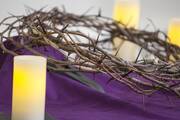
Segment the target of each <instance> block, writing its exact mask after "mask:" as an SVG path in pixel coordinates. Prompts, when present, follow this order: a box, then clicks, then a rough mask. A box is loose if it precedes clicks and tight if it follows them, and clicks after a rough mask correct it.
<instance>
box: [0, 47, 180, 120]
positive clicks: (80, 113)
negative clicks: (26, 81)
mask: <svg viewBox="0 0 180 120" xmlns="http://www.w3.org/2000/svg"><path fill="white" fill-rule="evenodd" d="M36 49H37V50H39V51H41V52H42V53H44V54H46V55H47V56H52V57H54V58H56V59H63V55H62V54H60V53H58V52H57V51H56V50H54V49H53V48H51V47H41V48H36ZM20 53H21V54H31V53H30V52H28V51H26V50H23V49H22V50H21V51H20ZM0 63H1V64H2V66H1V69H0V111H2V112H5V113H7V114H10V113H11V100H12V97H11V96H12V68H13V56H10V55H5V54H1V55H0ZM84 74H85V75H86V76H87V77H89V78H91V79H93V80H95V81H96V82H98V83H99V84H100V85H101V86H103V88H104V89H105V93H100V92H97V91H95V90H93V89H91V88H89V87H87V86H85V85H83V84H81V83H79V82H77V81H75V80H72V79H70V78H68V77H67V76H65V75H61V74H57V73H52V72H47V90H46V111H47V112H48V113H49V114H50V115H51V116H53V117H54V118H55V119H56V120H179V119H180V99H179V98H177V97H176V96H174V95H171V94H167V93H163V92H158V93H155V94H153V95H151V96H143V95H140V94H137V93H135V92H134V91H132V90H131V89H129V88H128V87H127V86H125V85H123V84H121V83H119V82H117V81H111V82H110V83H108V80H109V78H110V77H109V76H108V75H106V74H102V73H97V74H92V73H84Z"/></svg>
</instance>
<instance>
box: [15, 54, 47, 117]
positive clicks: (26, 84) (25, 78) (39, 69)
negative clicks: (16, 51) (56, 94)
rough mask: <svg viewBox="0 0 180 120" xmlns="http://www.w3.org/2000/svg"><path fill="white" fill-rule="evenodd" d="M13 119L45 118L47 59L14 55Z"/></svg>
mask: <svg viewBox="0 0 180 120" xmlns="http://www.w3.org/2000/svg"><path fill="white" fill-rule="evenodd" d="M13 72H14V73H13V101H12V120H44V110H45V88H46V59H45V58H43V57H40V56H30V55H22V56H16V57H14V71H13Z"/></svg>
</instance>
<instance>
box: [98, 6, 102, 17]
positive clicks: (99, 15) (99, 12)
mask: <svg viewBox="0 0 180 120" xmlns="http://www.w3.org/2000/svg"><path fill="white" fill-rule="evenodd" d="M101 13H102V11H101V8H100V9H99V11H98V17H101Z"/></svg>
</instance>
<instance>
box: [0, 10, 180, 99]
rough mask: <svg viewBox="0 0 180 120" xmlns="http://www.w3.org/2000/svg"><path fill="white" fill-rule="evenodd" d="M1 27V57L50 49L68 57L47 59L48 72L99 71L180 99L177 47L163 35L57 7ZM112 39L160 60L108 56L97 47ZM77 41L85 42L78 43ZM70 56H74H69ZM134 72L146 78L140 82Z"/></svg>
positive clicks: (7, 20)
mask: <svg viewBox="0 0 180 120" xmlns="http://www.w3.org/2000/svg"><path fill="white" fill-rule="evenodd" d="M2 26H4V28H3V30H2V31H1V33H0V36H1V41H0V48H1V50H2V51H3V52H2V53H1V54H4V52H5V53H6V54H11V55H13V56H16V55H18V54H19V53H18V52H17V51H18V50H19V49H20V48H24V49H27V50H28V51H30V52H32V53H33V54H35V55H41V56H45V55H43V54H41V53H40V52H38V51H36V50H35V49H33V48H34V46H51V47H53V48H54V49H56V50H57V51H59V52H60V53H61V54H62V53H63V54H64V55H65V56H66V57H67V59H65V60H56V59H54V58H52V57H47V56H46V57H47V58H48V69H49V70H51V71H54V72H56V71H64V72H68V71H85V72H86V71H87V72H103V73H106V74H108V75H110V76H111V77H112V79H114V80H117V81H119V82H121V83H124V84H126V85H128V86H129V87H130V88H132V89H133V90H135V91H136V92H138V93H141V94H146V95H148V94H152V93H154V92H155V91H158V90H166V91H170V92H174V93H175V94H177V95H178V96H180V62H179V60H180V47H178V46H176V45H173V44H170V43H169V42H167V41H166V40H167V39H168V37H167V36H166V34H165V33H163V32H161V31H155V32H149V31H144V30H137V29H134V28H127V27H126V26H125V25H123V24H122V23H120V22H117V21H114V20H112V19H111V18H107V17H103V16H101V14H100V13H99V14H98V15H85V14H83V15H75V14H71V13H67V12H66V11H61V10H59V9H57V8H53V9H52V10H50V11H43V10H38V11H33V12H32V13H31V14H29V15H26V16H23V15H22V16H14V15H12V16H10V17H7V18H5V19H4V20H2V21H1V22H0V27H2ZM82 29H83V30H84V29H86V30H89V31H92V32H94V33H96V34H97V36H98V37H97V36H96V37H90V36H89V35H87V34H86V33H85V32H83V30H82ZM15 35H16V36H18V37H19V39H18V40H17V39H14V36H15ZM116 37H118V38H121V39H123V40H127V41H130V42H133V43H135V44H137V45H139V46H141V47H142V48H143V49H146V50H147V51H149V52H150V53H152V54H153V55H154V56H156V57H157V58H159V59H158V61H154V60H136V61H135V62H128V61H124V60H123V59H121V58H118V57H116V56H115V55H113V54H110V53H108V52H106V50H105V49H103V48H102V46H101V45H103V44H106V43H108V44H113V42H112V41H113V39H114V38H116ZM100 38H101V39H100ZM80 39H83V40H86V41H88V42H87V43H86V42H79V40H80ZM4 40H5V42H4ZM7 42H10V43H12V44H13V45H14V46H15V48H13V49H12V48H8V46H6V45H5V43H7ZM65 53H68V54H65ZM70 54H74V55H75V57H70V56H71V55H70ZM138 56H139V55H138ZM67 66H73V67H76V68H78V69H71V67H67ZM134 74H136V75H139V76H141V77H142V78H144V79H145V80H140V79H138V78H137V77H135V76H134Z"/></svg>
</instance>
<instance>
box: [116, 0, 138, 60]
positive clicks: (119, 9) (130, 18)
mask: <svg viewBox="0 0 180 120" xmlns="http://www.w3.org/2000/svg"><path fill="white" fill-rule="evenodd" d="M139 16H140V2H139V0H116V1H115V5H114V12H113V18H114V20H117V21H120V22H121V23H123V24H125V25H126V26H127V27H133V28H138V24H139ZM113 42H114V47H115V48H118V47H119V45H120V44H121V48H120V50H119V52H118V54H117V56H118V57H121V58H123V59H125V60H127V61H134V60H135V59H136V57H137V54H138V52H139V49H140V48H139V47H138V46H137V45H135V44H134V43H131V42H129V41H122V40H120V39H119V38H115V39H114V40H113ZM122 42H123V44H122ZM114 53H116V51H114Z"/></svg>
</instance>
